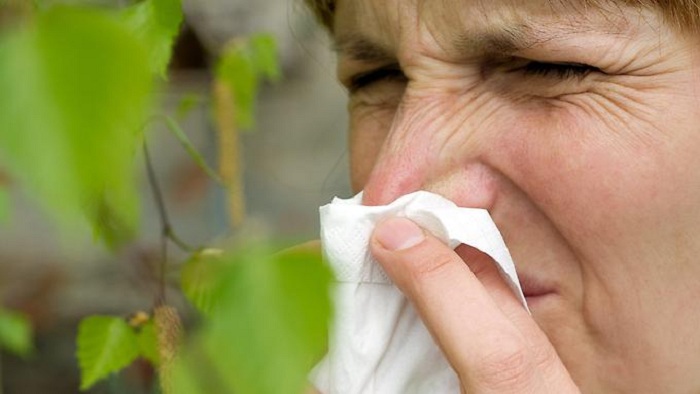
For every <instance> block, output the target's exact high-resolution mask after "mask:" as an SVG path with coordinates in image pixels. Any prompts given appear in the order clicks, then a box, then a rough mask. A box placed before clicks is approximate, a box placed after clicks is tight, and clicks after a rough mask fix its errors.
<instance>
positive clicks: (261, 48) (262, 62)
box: [216, 34, 281, 129]
mask: <svg viewBox="0 0 700 394" xmlns="http://www.w3.org/2000/svg"><path fill="white" fill-rule="evenodd" d="M280 76H281V72H280V69H279V63H278V62H277V45H276V43H275V40H274V38H273V37H272V36H270V35H268V34H258V35H254V36H251V37H250V38H248V39H243V40H236V41H233V42H232V43H231V44H229V45H228V47H227V48H226V49H225V50H224V53H223V54H222V55H221V58H220V59H219V62H218V64H217V67H216V77H217V78H218V79H219V80H221V81H223V82H225V83H226V84H228V85H229V88H230V89H231V92H233V100H234V103H235V105H236V110H235V112H234V113H235V117H236V123H237V124H238V126H239V127H241V128H242V129H250V128H251V127H253V125H254V119H255V117H254V115H255V112H254V111H255V98H256V97H257V94H258V90H259V89H260V83H261V82H262V81H263V80H266V79H267V80H271V81H277V80H278V79H279V78H280Z"/></svg>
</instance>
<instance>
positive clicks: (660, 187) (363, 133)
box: [334, 0, 700, 393]
mask: <svg viewBox="0 0 700 394" xmlns="http://www.w3.org/2000/svg"><path fill="white" fill-rule="evenodd" d="M564 3H567V4H564ZM569 3H570V2H558V1H547V0H528V1H522V0H521V1H513V0H490V1H481V0H432V1H430V2H428V1H423V0H410V1H409V0H352V1H350V0H341V1H340V2H339V3H338V5H337V8H336V14H335V25H334V38H335V40H336V43H337V48H338V76H339V79H340V81H341V82H342V83H343V84H344V85H345V86H346V87H347V88H348V91H349V96H350V100H349V111H350V122H351V124H350V147H351V171H352V174H351V175H352V184H353V188H354V189H355V190H356V191H359V190H363V189H364V191H365V197H364V198H365V200H364V203H365V204H368V205H379V204H386V203H389V202H391V201H393V200H395V199H396V198H398V197H399V196H401V195H404V194H407V193H410V192H412V191H416V190H428V191H432V192H435V193H438V194H441V195H443V196H445V197H447V198H449V199H451V200H452V201H454V202H455V203H456V204H457V205H460V206H465V207H479V208H485V209H488V210H489V212H490V213H491V215H492V217H493V219H494V221H495V222H496V224H497V225H498V227H499V229H500V230H501V232H502V234H503V237H504V239H505V241H506V244H507V245H508V247H509V249H510V251H511V253H512V255H513V258H514V260H515V262H516V264H517V267H518V273H519V275H520V276H521V279H522V281H523V287H524V289H525V292H526V295H528V299H529V304H530V308H531V311H532V319H534V321H535V322H536V323H537V326H539V327H540V328H541V330H542V331H543V332H544V334H545V335H546V340H548V341H549V342H550V343H551V344H552V345H553V347H554V349H555V350H556V354H557V355H558V357H559V358H560V359H561V361H562V363H563V365H564V366H565V367H566V370H567V371H568V372H569V374H570V376H571V378H572V379H573V381H574V382H575V383H576V385H578V387H580V389H581V391H583V392H585V393H589V392H590V393H617V392H620V393H630V392H634V393H662V392H663V393H690V392H697V391H698V390H700V335H698V333H697V327H698V326H700V308H699V307H698V306H697V300H698V299H700V280H699V278H700V272H699V271H700V264H697V262H696V258H695V256H697V255H698V254H700V239H699V238H698V236H697V235H696V234H699V233H700V228H699V227H700V177H698V175H697V174H698V168H700V154H699V153H700V98H699V96H698V89H700V73H699V71H700V69H699V67H698V66H699V65H700V63H698V61H699V57H698V55H700V52H699V51H700V45H698V44H700V43H698V42H697V40H695V39H691V38H690V37H689V36H688V35H684V34H682V33H678V32H675V31H672V30H670V29H669V28H667V27H666V26H665V25H664V23H663V21H662V18H661V17H660V15H657V13H656V12H655V11H652V10H640V9H637V8H630V7H625V6H619V5H612V3H611V5H610V6H609V7H605V8H595V9H593V8H585V7H583V6H578V7H577V6H576V4H575V3H572V4H569ZM435 248H439V246H435ZM435 250H437V249H435ZM375 252H376V254H377V257H378V260H380V262H382V264H387V261H389V260H391V259H392V258H390V257H387V256H388V255H383V254H382V253H383V252H381V251H377V247H376V246H375ZM440 253H442V251H440ZM458 253H459V256H460V257H461V258H462V260H465V261H467V263H469V261H470V260H478V259H479V256H477V254H476V253H475V252H474V251H473V250H469V249H468V248H462V249H458ZM416 254H418V251H416ZM409 255H410V253H409ZM402 258H403V257H402ZM406 258H410V257H406ZM470 268H471V269H472V270H474V267H472V266H471V265H470ZM387 271H391V272H398V273H397V274H396V275H401V272H400V271H401V270H400V269H398V271H397V269H394V270H393V271H392V270H391V269H388V270H387ZM391 272H390V275H391ZM416 278H417V277H416ZM416 278H414V279H415V280H416V281H419V280H420V278H417V279H416ZM394 279H395V280H396V277H394ZM396 282H397V283H399V286H400V287H401V288H402V290H405V291H408V292H409V293H410V294H409V298H410V299H411V300H412V301H413V302H414V303H415V304H417V306H418V309H419V310H420V311H421V314H422V316H423V318H424V320H425V321H426V324H427V325H428V327H429V328H430V329H431V331H432V332H434V333H436V332H437V333H438V334H436V336H437V337H438V338H437V340H438V342H439V343H440V344H441V346H442V348H443V351H445V352H446V353H448V359H450V361H451V362H452V363H453V366H455V363H459V362H457V361H455V360H456V359H459V358H460V355H459V354H457V353H458V352H457V351H453V350H452V348H450V347H449V346H448V343H450V341H449V340H444V338H441V337H440V335H439V333H440V332H441V330H442V327H441V325H446V324H450V323H449V321H443V320H440V319H441V318H440V317H435V316H439V313H436V312H435V311H434V309H435V306H434V304H431V302H430V301H429V300H428V301H426V300H424V299H420V297H421V295H420V291H417V290H415V289H416V288H418V289H420V288H421V286H419V285H415V286H413V285H411V284H410V283H408V282H407V279H400V280H396ZM402 283H403V284H404V285H403V286H402ZM406 286H408V287H411V286H413V287H412V288H414V290H413V291H412V290H406V289H407V287H406ZM465 286H467V285H465ZM484 286H485V287H486V289H487V290H489V289H491V287H489V285H487V284H484ZM444 289H445V291H446V292H450V291H458V290H453V288H452V287H450V286H447V285H446V286H445V287H444ZM493 298H494V301H495V302H494V305H492V306H491V307H490V308H492V309H494V310H496V311H497V312H499V313H500V312H504V313H505V311H506V310H507V307H505V306H503V304H502V303H500V302H499V297H498V296H495V295H494V296H493ZM458 307H459V306H456V307H455V310H459V309H458ZM431 308H432V309H431ZM485 308H486V307H485ZM499 308H500V311H498V309H499ZM450 310H452V309H450ZM491 312H492V311H487V310H484V311H483V314H484V315H489V314H490V313H491ZM480 314H481V312H479V313H478V314H475V315H470V316H468V317H467V318H470V319H477V318H478V316H479V315H480ZM526 318H527V319H529V317H526ZM522 319H524V318H522ZM467 338H469V336H467V335H465V339H464V340H465V341H472V340H477V341H482V342H484V343H483V346H485V347H490V348H493V349H496V348H497V347H498V346H499V338H498V336H497V335H493V336H491V337H484V338H476V339H467ZM455 369H459V368H457V367H455ZM467 372H468V371H467ZM458 373H460V376H463V374H465V373H466V372H465V371H459V370H458ZM465 379H466V378H465ZM538 392H544V391H538Z"/></svg>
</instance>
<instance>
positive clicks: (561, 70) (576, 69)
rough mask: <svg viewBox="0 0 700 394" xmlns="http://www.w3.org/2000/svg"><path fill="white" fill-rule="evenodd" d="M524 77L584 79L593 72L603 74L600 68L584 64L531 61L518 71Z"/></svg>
mask: <svg viewBox="0 0 700 394" xmlns="http://www.w3.org/2000/svg"><path fill="white" fill-rule="evenodd" d="M518 70H519V71H521V72H522V73H523V74H524V75H530V76H540V77H554V78H558V79H569V78H574V77H577V78H583V77H585V76H586V75H588V74H590V73H593V72H601V70H600V69H599V68H598V67H593V66H590V65H588V64H582V63H543V62H536V61H531V62H528V63H527V64H526V65H525V66H523V67H521V68H520V69H518ZM518 70H515V71H518Z"/></svg>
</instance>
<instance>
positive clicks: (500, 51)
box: [334, 24, 566, 63]
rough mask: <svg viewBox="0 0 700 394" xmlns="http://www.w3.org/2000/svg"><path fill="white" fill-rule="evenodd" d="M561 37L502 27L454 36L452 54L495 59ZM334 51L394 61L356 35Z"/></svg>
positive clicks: (535, 29)
mask: <svg viewBox="0 0 700 394" xmlns="http://www.w3.org/2000/svg"><path fill="white" fill-rule="evenodd" d="M556 33H559V34H556ZM562 35H566V32H563V31H561V30H559V31H551V32H547V33H545V32H543V31H542V28H541V27H540V28H538V27H536V25H532V24H517V25H509V26H502V27H500V28H498V29H494V30H491V31H483V30H480V31H466V32H462V33H460V34H458V35H455V36H454V37H453V38H452V39H451V41H452V47H453V48H454V49H455V51H458V52H459V53H462V54H464V56H465V57H468V56H471V55H482V56H487V57H490V56H494V57H498V56H509V55H513V54H515V53H517V52H518V51H522V50H525V49H528V48H532V47H533V46H535V45H537V44H542V43H544V42H547V41H550V40H553V39H555V38H556V37H561V36H562ZM334 50H335V51H336V52H337V53H339V54H341V55H343V56H347V57H349V58H351V59H353V60H358V61H363V62H367V63H381V62H387V61H395V60H396V56H395V55H394V54H393V53H392V51H391V50H389V49H388V48H386V47H384V46H382V45H381V44H379V43H376V42H374V41H372V40H371V39H369V38H368V37H365V36H363V35H361V34H359V33H353V34H348V35H344V36H341V37H338V38H337V39H336V40H335V44H334Z"/></svg>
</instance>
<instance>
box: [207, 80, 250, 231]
mask: <svg viewBox="0 0 700 394" xmlns="http://www.w3.org/2000/svg"><path fill="white" fill-rule="evenodd" d="M235 104H236V103H235V102H234V100H233V92H231V88H230V87H229V85H228V84H227V83H226V82H224V81H221V80H216V81H214V117H215V119H216V131H217V134H218V137H219V176H221V179H222V180H223V181H224V183H225V184H226V199H227V202H228V214H229V221H230V224H231V226H232V227H233V228H237V227H239V226H240V225H241V224H242V223H243V221H244V220H245V211H246V207H245V198H244V187H243V168H242V165H241V147H240V135H239V131H238V128H237V127H236V118H235V112H234V111H235Z"/></svg>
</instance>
